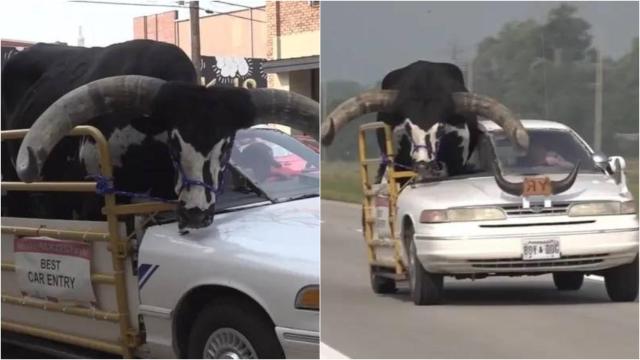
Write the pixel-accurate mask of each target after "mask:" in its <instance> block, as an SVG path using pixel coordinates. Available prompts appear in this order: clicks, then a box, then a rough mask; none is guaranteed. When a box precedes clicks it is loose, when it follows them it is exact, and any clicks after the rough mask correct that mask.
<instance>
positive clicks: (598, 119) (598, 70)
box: [593, 49, 602, 151]
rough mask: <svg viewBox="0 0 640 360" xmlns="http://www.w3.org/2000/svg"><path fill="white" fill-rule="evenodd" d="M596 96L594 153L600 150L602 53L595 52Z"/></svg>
mask: <svg viewBox="0 0 640 360" xmlns="http://www.w3.org/2000/svg"><path fill="white" fill-rule="evenodd" d="M596 56H597V60H596V61H597V62H596V94H595V109H594V113H595V123H594V125H593V143H594V148H595V150H596V151H601V150H602V51H601V50H600V49H597V50H596Z"/></svg>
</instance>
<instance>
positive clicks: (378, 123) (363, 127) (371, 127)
mask: <svg viewBox="0 0 640 360" xmlns="http://www.w3.org/2000/svg"><path fill="white" fill-rule="evenodd" d="M385 126H387V125H386V124H385V123H383V122H381V121H376V122H372V123H366V124H362V125H360V130H365V131H368V130H375V129H380V128H384V127H385Z"/></svg>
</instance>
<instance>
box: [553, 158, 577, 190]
mask: <svg viewBox="0 0 640 360" xmlns="http://www.w3.org/2000/svg"><path fill="white" fill-rule="evenodd" d="M578 170H580V161H578V162H576V165H575V166H574V167H573V169H571V172H570V173H569V175H567V177H566V178H564V179H562V180H558V181H551V191H552V192H553V193H554V194H560V193H561V192H565V191H567V190H569V188H571V186H573V183H574V182H575V181H576V178H577V177H578Z"/></svg>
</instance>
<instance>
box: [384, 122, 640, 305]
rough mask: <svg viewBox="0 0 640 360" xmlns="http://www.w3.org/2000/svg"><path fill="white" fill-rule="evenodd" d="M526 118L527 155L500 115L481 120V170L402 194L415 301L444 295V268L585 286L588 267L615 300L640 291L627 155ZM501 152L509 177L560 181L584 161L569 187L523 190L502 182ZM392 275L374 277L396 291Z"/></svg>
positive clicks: (460, 273) (447, 272) (401, 226)
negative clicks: (610, 153)
mask: <svg viewBox="0 0 640 360" xmlns="http://www.w3.org/2000/svg"><path fill="white" fill-rule="evenodd" d="M523 124H524V126H525V127H526V128H527V130H528V132H529V135H530V139H531V147H530V150H529V152H528V153H527V154H518V153H516V152H515V150H513V148H512V146H511V144H510V143H509V141H508V139H507V138H506V137H505V136H504V134H503V133H502V130H501V129H500V128H499V127H497V126H496V125H495V124H494V123H493V122H490V121H481V124H480V128H481V130H482V131H483V133H484V134H483V135H482V140H481V141H480V144H479V151H478V154H479V158H478V163H479V165H480V166H479V167H478V168H476V171H474V172H473V173H470V174H468V175H462V176H455V177H450V178H446V179H443V180H436V181H430V182H423V183H414V184H411V185H409V186H406V187H405V188H404V189H403V190H402V191H401V193H400V194H399V196H398V204H397V211H398V215H397V216H398V217H397V218H398V222H397V224H398V225H397V226H398V229H397V230H398V231H399V232H396V233H399V234H401V236H402V242H403V246H404V250H405V251H404V254H403V256H404V263H405V264H407V268H408V269H407V270H408V275H409V276H408V277H409V283H410V289H411V293H412V297H413V300H414V302H415V303H416V304H433V303H437V302H439V301H440V300H441V298H442V293H443V277H444V276H451V277H455V278H458V279H460V278H474V279H478V278H483V277H487V276H495V275H509V276H517V275H539V274H544V273H552V274H553V279H554V283H555V285H556V287H557V288H558V289H559V290H577V289H579V288H580V287H581V285H582V282H583V277H584V275H585V274H598V275H603V276H604V278H605V285H606V289H607V292H608V294H609V297H610V298H611V300H613V301H632V300H634V299H635V298H636V297H637V294H638V215H637V214H636V210H635V204H634V202H633V198H632V195H631V194H630V193H629V190H628V189H627V187H626V183H625V177H624V173H623V171H622V170H623V169H624V160H623V159H622V158H620V157H612V158H609V159H606V158H604V156H603V155H601V154H597V153H594V151H593V150H592V149H591V148H590V147H589V146H588V145H587V143H586V142H585V141H584V140H582V139H581V138H580V137H579V136H578V135H577V134H576V133H575V132H574V131H573V130H571V129H570V128H568V127H567V126H565V125H562V124H559V123H556V122H551V121H541V120H523ZM495 158H497V160H498V163H499V168H500V169H501V173H502V174H503V175H504V176H503V177H502V178H503V179H506V180H507V181H509V182H512V183H518V182H522V181H523V177H528V176H533V177H537V178H538V179H540V178H544V177H547V179H550V180H551V181H554V180H559V179H563V178H566V177H567V174H568V173H570V172H571V170H572V169H573V167H574V165H575V164H576V163H577V162H580V163H581V166H580V169H579V172H578V175H577V177H576V179H575V182H574V183H573V184H572V186H570V187H569V188H568V189H567V190H565V191H563V192H560V193H557V194H551V195H549V194H547V195H546V196H519V195H512V194H510V193H508V192H506V191H504V190H503V189H501V187H499V186H498V185H497V180H496V177H495V176H494V172H493V170H492V163H493V161H494V159H495ZM385 215H386V214H383V216H379V217H377V218H376V228H378V229H384V228H385V226H386V224H385V223H384V222H385V221H387V219H388V218H387V217H386V216H385ZM387 227H388V226H387ZM372 276H374V275H372ZM393 281H394V280H392V279H389V278H385V277H375V276H374V278H372V285H373V287H374V290H375V291H377V292H384V291H389V290H393V289H395V284H393V283H392V282H393Z"/></svg>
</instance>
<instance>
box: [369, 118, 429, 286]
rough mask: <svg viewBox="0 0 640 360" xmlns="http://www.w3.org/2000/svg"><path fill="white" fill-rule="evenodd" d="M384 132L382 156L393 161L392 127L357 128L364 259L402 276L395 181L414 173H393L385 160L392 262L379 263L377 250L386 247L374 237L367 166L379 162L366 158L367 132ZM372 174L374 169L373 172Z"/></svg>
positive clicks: (376, 124)
mask: <svg viewBox="0 0 640 360" xmlns="http://www.w3.org/2000/svg"><path fill="white" fill-rule="evenodd" d="M379 131H384V136H385V149H384V150H385V155H386V157H387V159H393V158H394V156H395V149H394V144H393V136H392V135H393V133H392V131H391V128H390V127H389V126H388V125H386V124H384V123H382V122H373V123H367V124H364V125H361V126H360V131H359V133H358V155H359V161H360V177H361V182H362V193H363V194H364V196H363V198H362V217H363V226H364V229H363V231H362V233H363V235H364V239H365V242H366V245H367V258H368V259H369V265H370V266H378V267H387V268H392V269H394V271H395V273H396V274H397V275H400V276H402V275H404V274H405V272H406V265H405V264H404V262H403V257H402V251H403V247H402V241H401V239H400V237H399V234H396V221H397V207H396V204H397V201H398V195H399V193H400V190H401V189H399V184H398V180H400V179H403V178H412V177H414V176H415V175H416V174H415V173H414V172H413V171H395V169H394V167H393V162H392V161H388V162H387V164H386V166H387V169H386V172H385V174H386V179H387V184H386V185H387V190H388V196H389V221H388V222H389V231H390V232H389V233H390V234H391V240H392V243H393V249H394V259H393V261H385V260H380V259H378V258H377V256H376V248H379V247H382V246H388V245H387V243H388V242H386V241H383V240H384V239H377V238H375V237H374V231H373V229H374V226H375V221H376V219H375V198H376V195H377V194H376V191H374V190H373V184H372V183H371V181H370V179H371V177H370V173H369V170H370V166H376V167H377V165H378V164H379V163H380V162H381V159H372V158H367V142H366V139H367V133H368V132H379ZM374 171H375V170H374Z"/></svg>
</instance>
